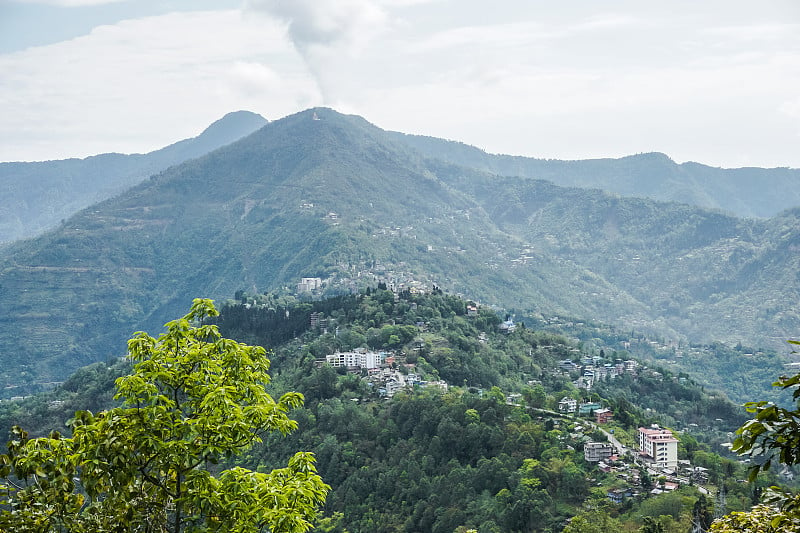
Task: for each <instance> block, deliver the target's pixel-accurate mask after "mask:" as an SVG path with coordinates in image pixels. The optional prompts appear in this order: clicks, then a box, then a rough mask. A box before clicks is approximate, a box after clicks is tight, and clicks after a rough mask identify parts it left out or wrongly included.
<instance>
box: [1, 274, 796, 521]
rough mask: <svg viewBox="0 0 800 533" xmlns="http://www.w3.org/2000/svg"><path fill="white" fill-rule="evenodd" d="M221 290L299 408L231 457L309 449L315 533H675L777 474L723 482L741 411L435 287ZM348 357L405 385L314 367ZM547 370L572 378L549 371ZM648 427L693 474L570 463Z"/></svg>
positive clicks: (44, 420)
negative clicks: (319, 484)
mask: <svg viewBox="0 0 800 533" xmlns="http://www.w3.org/2000/svg"><path fill="white" fill-rule="evenodd" d="M236 296H237V298H236V299H235V300H231V301H229V302H227V304H226V305H224V306H223V307H222V310H221V311H222V313H221V315H220V316H219V317H217V319H215V322H216V323H217V324H218V326H219V328H220V330H221V332H222V333H223V334H224V336H226V337H230V338H234V339H236V340H239V341H241V342H247V343H250V344H256V345H263V346H266V347H268V348H270V349H271V350H272V352H271V354H270V357H271V360H272V367H271V370H270V372H271V374H272V377H273V380H272V384H271V386H270V389H271V391H272V393H273V394H274V395H279V394H281V393H283V392H286V391H290V390H296V391H299V392H301V393H302V394H303V395H304V396H305V405H304V407H302V408H301V409H298V410H295V411H293V413H292V416H293V418H295V419H296V420H297V422H298V423H299V428H298V430H297V431H295V432H294V433H292V434H290V435H289V436H288V437H280V436H270V437H268V438H267V439H266V440H265V442H264V443H263V444H261V445H257V446H255V447H254V448H252V449H251V450H250V451H249V452H248V453H247V454H246V455H243V456H240V457H238V458H236V459H235V464H237V465H240V466H245V467H247V468H252V469H257V470H259V471H268V470H269V469H271V468H274V467H275V465H278V464H282V463H285V462H286V460H287V458H288V457H290V456H291V454H292V453H294V452H295V451H296V450H305V451H312V452H314V454H315V455H316V457H317V466H318V470H319V473H320V475H321V476H322V478H323V479H324V480H325V482H326V483H328V484H329V485H330V486H331V491H330V493H329V494H328V498H327V502H326V504H325V507H324V517H323V518H322V519H321V520H320V521H319V523H318V526H317V530H318V531H329V532H330V531H338V532H344V531H349V532H352V533H355V532H362V531H363V532H367V531H377V532H400V531H406V532H414V531H432V532H447V533H450V532H454V531H465V530H466V529H467V528H474V529H477V530H478V531H480V532H501V531H503V532H505V531H551V532H557V531H562V530H564V528H568V529H566V531H570V532H576V531H582V530H581V529H579V525H580V524H581V523H583V521H589V522H591V523H594V524H596V523H605V524H610V525H608V527H609V528H611V529H614V530H620V531H637V530H638V528H640V527H645V526H646V525H647V524H650V525H653V524H655V525H654V526H653V527H660V528H662V529H660V531H665V532H673V531H674V532H681V533H683V532H685V531H688V530H689V528H690V527H691V524H692V523H693V522H694V523H702V524H704V525H706V526H707V525H708V523H710V521H711V519H712V518H713V516H714V513H717V514H719V513H720V512H729V511H731V510H746V509H748V508H749V507H750V506H751V505H752V504H753V503H755V502H756V501H757V499H758V497H759V495H760V494H761V487H764V486H766V485H768V484H771V483H774V482H775V481H776V479H777V478H776V477H775V475H776V472H772V473H769V474H768V475H764V474H762V476H761V477H760V478H759V480H758V481H757V482H756V484H755V485H749V484H746V483H741V482H739V481H738V480H741V479H744V478H746V477H747V474H746V465H744V464H742V463H741V462H739V461H738V460H737V459H736V458H735V456H732V455H730V454H729V452H728V451H727V449H726V448H725V447H723V446H720V445H721V444H722V443H724V442H726V441H728V440H729V439H730V435H731V432H732V431H733V430H734V429H735V428H736V427H737V426H738V425H740V424H741V423H742V422H743V421H744V420H745V419H746V414H745V413H744V412H743V410H742V409H740V408H738V407H736V406H734V404H732V403H730V402H729V401H728V400H727V399H726V398H725V396H724V395H723V394H710V393H709V392H708V391H705V390H704V388H703V387H702V386H701V385H698V384H697V383H695V382H694V381H693V380H691V379H689V378H688V376H686V375H679V374H673V373H672V372H670V371H669V370H668V369H666V368H662V367H657V366H652V364H645V363H639V365H638V370H637V372H636V373H635V374H634V373H630V374H622V375H617V376H613V377H612V376H608V377H606V378H605V379H598V380H596V381H595V382H594V383H593V385H592V387H591V388H589V389H587V388H581V387H578V386H576V385H575V382H578V383H581V382H580V381H579V380H578V379H577V378H580V377H581V374H582V371H581V370H580V369H582V368H584V367H585V363H586V362H587V361H588V360H591V361H592V363H593V364H594V365H595V366H599V365H601V364H609V365H610V364H612V363H613V362H614V361H619V360H621V359H627V358H628V357H630V354H628V353H624V352H617V351H614V352H609V353H607V354H606V353H601V351H599V350H596V349H595V348H593V347H584V346H583V345H582V344H581V343H579V342H577V341H573V340H569V339H567V338H566V337H563V336H560V335H557V334H555V333H553V332H547V331H541V330H536V329H534V328H533V327H528V326H525V325H524V323H520V324H519V325H517V327H516V328H513V329H512V330H511V331H509V330H508V329H507V328H505V329H504V328H501V326H502V325H503V324H504V322H505V323H506V324H507V323H508V321H504V319H503V316H502V315H498V314H497V313H496V312H495V311H494V310H492V309H489V308H486V307H482V306H478V305H476V304H474V302H469V301H465V300H462V299H460V298H458V297H455V296H451V295H447V294H444V293H442V292H441V291H439V290H437V289H434V290H433V291H431V292H430V293H426V294H412V293H411V292H410V291H403V292H398V293H394V292H392V291H390V290H386V289H385V286H381V288H370V289H367V290H365V291H362V292H361V293H359V294H353V295H345V296H339V297H335V298H330V299H325V300H319V301H300V300H297V299H296V298H294V297H287V296H285V295H283V296H280V295H276V294H266V295H248V294H246V293H245V292H244V291H240V292H239V293H237V295H236ZM354 349H364V350H375V351H379V352H381V353H383V354H384V356H385V357H387V358H389V359H388V360H389V361H390V362H389V363H384V365H382V366H384V367H385V369H384V370H382V372H383V371H385V372H397V373H399V374H401V375H403V376H404V377H405V378H407V379H408V381H406V386H405V387H403V388H401V389H400V390H398V391H397V392H396V393H394V395H393V396H392V397H391V398H388V397H387V395H386V393H385V391H383V390H382V389H381V386H380V384H378V383H376V381H375V380H374V379H370V375H369V372H368V371H367V370H366V369H361V370H357V369H354V368H350V369H348V368H343V367H340V368H334V367H332V366H330V365H329V364H323V363H322V361H324V360H325V357H326V356H327V355H330V354H333V353H336V352H337V351H348V350H354ZM565 361H569V362H572V363H573V364H574V365H575V368H574V369H570V370H564V368H562V367H563V366H564V362H565ZM129 369H130V364H129V363H127V362H126V361H118V362H113V363H111V364H106V363H97V364H95V365H92V366H90V367H86V368H84V369H82V370H81V371H79V372H77V373H76V374H74V375H73V376H72V377H71V378H70V379H68V380H67V381H66V382H65V383H64V384H63V385H61V386H60V387H59V388H57V389H56V390H54V391H51V392H49V393H45V394H42V395H38V396H35V397H31V398H28V399H25V400H22V401H14V402H4V403H3V404H2V405H1V406H0V407H1V408H0V422H1V423H2V424H3V427H4V428H10V427H11V425H13V424H14V423H20V422H22V423H24V425H25V426H26V427H27V428H28V429H29V430H30V431H31V432H32V433H34V434H37V433H38V434H45V433H46V432H48V431H49V430H50V429H53V428H58V429H62V430H63V424H64V421H65V420H66V419H67V418H69V416H70V413H71V412H74V410H76V409H85V408H89V409H90V410H100V409H102V408H104V407H108V406H110V405H112V404H113V400H112V398H111V395H112V390H113V383H114V379H115V378H116V377H117V376H120V375H122V374H124V373H126V372H127V371H128V370H129ZM412 377H414V378H415V380H412V379H411V378H412ZM443 383H444V385H443ZM565 397H566V398H573V399H575V400H577V401H581V402H590V401H591V402H595V404H597V405H602V406H603V407H605V408H609V409H611V410H612V411H613V412H614V419H613V420H612V421H611V422H608V423H607V424H603V425H602V426H598V425H596V424H595V423H594V422H593V418H592V416H591V414H589V415H579V414H577V413H575V414H569V413H561V412H558V404H559V401H560V400H562V399H563V398H565ZM650 424H659V425H661V426H662V427H670V428H673V429H674V430H678V431H679V433H676V434H677V435H678V436H679V439H680V444H679V457H680V459H681V460H684V461H689V462H690V463H691V465H692V466H693V467H699V468H700V469H703V472H704V474H703V477H702V478H698V479H694V478H691V479H687V480H685V482H683V483H676V484H675V485H674V486H672V485H671V481H670V479H667V478H666V477H663V476H660V475H653V474H650V473H648V471H647V469H645V468H642V467H641V466H639V465H637V464H636V463H635V462H634V460H633V459H634V458H633V457H632V456H624V457H620V458H619V459H618V460H617V462H615V463H613V465H612V466H610V467H609V468H603V469H601V468H600V467H599V466H598V463H596V462H588V461H587V460H586V459H585V457H584V453H583V445H584V443H585V442H587V441H600V442H605V441H606V439H607V434H606V433H603V432H602V431H601V430H605V431H610V432H613V434H614V436H615V437H616V438H617V439H618V440H619V441H620V442H622V443H623V444H625V445H626V446H631V447H633V445H634V442H635V439H636V431H637V429H636V428H637V427H640V426H643V425H645V426H647V425H650ZM676 479H677V478H676ZM783 482H785V480H784V481H783ZM666 486H670V489H671V490H661V489H660V488H664V487H666ZM654 490H655V492H653V491H654ZM721 494H724V495H725V496H724V498H721V496H720V495H721ZM576 515H577V516H579V517H581V518H580V519H575V520H571V519H572V517H574V516H576Z"/></svg>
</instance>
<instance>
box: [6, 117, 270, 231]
mask: <svg viewBox="0 0 800 533" xmlns="http://www.w3.org/2000/svg"><path fill="white" fill-rule="evenodd" d="M264 124H266V120H265V119H264V118H263V117H261V116H260V115H256V114H255V113H249V112H246V111H238V112H235V113H229V114H227V115H225V117H223V118H221V119H220V120H218V121H217V122H215V123H214V124H212V125H211V126H209V127H208V128H207V129H206V130H205V131H204V132H203V133H202V134H200V135H199V136H197V137H195V138H193V139H185V140H183V141H180V142H177V143H175V144H172V145H170V146H167V147H165V148H162V149H160V150H156V151H154V152H150V153H148V154H130V155H123V154H101V155H96V156H92V157H87V158H86V159H65V160H61V161H42V162H36V163H0V244H8V243H10V242H12V241H15V240H19V239H26V238H31V237H33V236H35V235H38V234H40V233H42V232H43V231H45V230H48V229H52V228H54V227H56V226H57V225H58V224H60V223H63V222H64V220H66V219H67V218H69V217H71V216H72V215H74V214H75V213H76V212H77V211H79V210H81V209H83V208H85V207H88V206H90V205H92V204H94V203H97V202H101V201H103V200H106V199H108V198H111V197H112V196H115V195H117V194H119V193H121V192H122V191H124V190H125V189H127V188H128V187H132V186H134V185H136V184H138V183H140V182H141V181H143V180H145V179H147V178H148V177H149V176H151V175H152V174H155V173H157V172H161V171H162V170H164V169H166V168H168V167H171V166H174V165H178V164H180V163H183V162H184V161H187V160H189V159H193V158H195V157H200V156H202V155H205V154H207V153H208V152H211V151H213V150H216V149H217V148H219V147H221V146H224V145H226V144H230V143H232V142H234V141H236V140H237V139H239V138H241V137H244V136H245V135H249V134H250V133H252V132H253V131H255V130H256V129H258V128H260V127H261V126H263V125H264Z"/></svg>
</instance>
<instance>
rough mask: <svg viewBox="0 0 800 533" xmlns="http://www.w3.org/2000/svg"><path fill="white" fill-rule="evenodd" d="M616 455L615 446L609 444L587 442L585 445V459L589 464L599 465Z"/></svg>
mask: <svg viewBox="0 0 800 533" xmlns="http://www.w3.org/2000/svg"><path fill="white" fill-rule="evenodd" d="M612 455H614V446H612V445H611V443H609V442H587V443H586V444H584V445H583V458H584V459H586V461H587V462H589V463H597V462H600V461H604V460H606V459H609V458H610V457H611V456H612Z"/></svg>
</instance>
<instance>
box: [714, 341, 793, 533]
mask: <svg viewBox="0 0 800 533" xmlns="http://www.w3.org/2000/svg"><path fill="white" fill-rule="evenodd" d="M788 342H789V343H790V344H794V345H800V341H794V340H790V341H788ZM772 385H773V386H774V387H780V388H782V389H784V390H788V389H793V392H792V400H793V402H794V409H787V408H785V407H781V406H779V405H776V404H775V403H773V402H767V401H758V402H748V403H746V404H745V408H746V409H747V411H748V412H749V413H753V414H754V415H755V416H754V417H753V419H752V420H748V421H747V422H745V423H744V424H743V425H742V427H740V428H739V429H738V430H736V439H735V440H734V441H733V447H732V450H733V451H735V452H737V453H738V454H740V455H750V456H753V457H754V458H756V460H757V462H756V464H754V465H753V466H752V467H751V469H750V481H754V480H755V479H756V477H757V476H758V474H759V472H761V471H765V470H768V469H769V468H770V467H771V466H772V464H773V462H777V463H780V464H784V465H787V466H794V465H797V464H800V373H799V374H795V375H793V376H781V377H780V378H779V379H778V381H776V382H775V383H773V384H772ZM711 530H712V531H715V532H720V533H723V532H724V533H727V532H742V533H762V532H763V533H771V532H773V531H774V532H783V531H800V494H792V493H791V492H788V491H784V490H782V489H780V488H779V487H770V489H768V490H767V491H766V492H765V495H764V497H763V498H762V502H761V503H760V504H759V505H757V506H756V507H754V508H753V509H752V510H750V511H749V512H737V513H731V514H730V515H727V516H725V517H722V518H721V519H719V520H717V521H715V522H714V524H712V527H711Z"/></svg>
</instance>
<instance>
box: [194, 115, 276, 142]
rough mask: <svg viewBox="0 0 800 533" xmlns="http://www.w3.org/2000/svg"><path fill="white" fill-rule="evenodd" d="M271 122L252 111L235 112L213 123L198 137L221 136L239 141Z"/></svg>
mask: <svg viewBox="0 0 800 533" xmlns="http://www.w3.org/2000/svg"><path fill="white" fill-rule="evenodd" d="M268 122H269V121H268V120H267V119H265V118H264V117H262V116H261V115H259V114H258V113H253V112H252V111H233V112H231V113H228V114H226V115H225V116H224V117H222V118H221V119H219V120H217V121H215V122H213V123H212V124H211V125H210V126H208V127H207V128H206V129H205V130H203V133H201V134H200V135H199V136H198V137H213V138H217V137H220V136H224V137H229V138H234V139H238V138H241V137H244V136H245V135H248V134H250V133H252V132H253V131H255V130H257V129H258V128H261V127H262V126H264V125H265V124H267V123H268Z"/></svg>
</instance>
